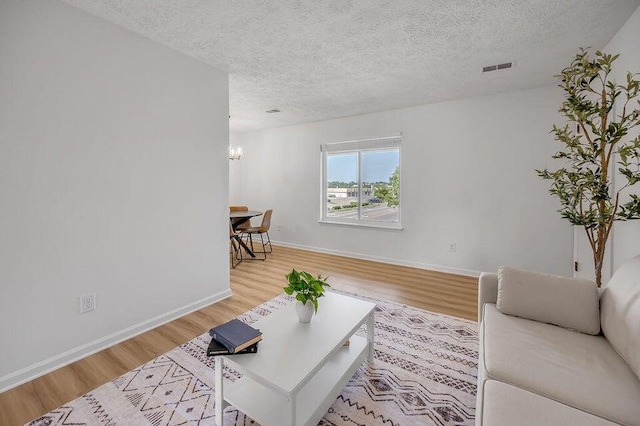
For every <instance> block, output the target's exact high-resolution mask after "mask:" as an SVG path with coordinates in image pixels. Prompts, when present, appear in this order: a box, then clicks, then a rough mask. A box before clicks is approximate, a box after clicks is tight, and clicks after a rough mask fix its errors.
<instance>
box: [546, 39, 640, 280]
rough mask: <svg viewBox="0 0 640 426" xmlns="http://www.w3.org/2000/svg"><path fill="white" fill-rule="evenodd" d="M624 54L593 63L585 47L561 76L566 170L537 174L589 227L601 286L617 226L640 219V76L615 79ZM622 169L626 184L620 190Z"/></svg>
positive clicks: (575, 219) (570, 216)
mask: <svg viewBox="0 0 640 426" xmlns="http://www.w3.org/2000/svg"><path fill="white" fill-rule="evenodd" d="M618 56H619V55H609V54H606V53H603V52H600V51H597V52H595V57H594V58H593V59H592V58H591V57H589V51H588V50H587V49H580V52H579V53H578V54H577V55H576V57H575V59H574V60H573V61H572V62H571V65H569V66H568V67H567V68H565V69H563V70H562V72H561V73H560V74H559V75H557V76H556V77H557V78H559V79H560V84H559V85H558V86H559V87H560V88H562V90H563V91H564V93H565V100H564V102H562V105H561V107H560V110H559V112H560V113H562V114H563V115H564V117H565V118H566V120H567V124H566V125H564V126H563V127H558V126H556V125H554V126H553V130H552V133H553V134H554V135H555V139H556V140H557V141H558V142H560V143H562V144H563V148H562V150H561V151H559V152H558V153H556V154H555V155H554V156H553V158H554V159H559V160H562V161H563V162H564V166H563V167H561V168H559V169H557V170H555V171H549V170H548V169H545V170H536V172H537V173H538V175H539V176H540V177H542V178H543V179H548V180H550V181H551V188H550V189H549V192H550V193H551V194H552V195H553V196H555V197H557V198H558V200H559V201H560V204H561V208H560V209H559V210H558V212H559V213H560V214H561V216H562V217H563V218H565V219H567V220H568V221H569V222H570V223H571V224H573V225H578V226H582V227H584V230H585V232H586V234H587V238H588V240H589V244H590V245H591V249H592V251H593V264H594V267H595V280H596V283H597V284H598V287H599V286H600V285H601V283H602V265H603V260H604V254H605V250H606V246H607V241H608V239H609V236H610V235H611V229H612V228H613V224H614V222H615V221H617V220H631V219H638V218H640V197H639V196H638V195H637V194H635V193H631V191H629V188H630V187H631V186H633V185H635V184H636V183H637V182H638V181H640V135H638V134H637V131H638V130H639V129H640V128H638V126H639V125H640V108H638V107H639V106H640V100H638V92H639V91H640V82H639V81H638V79H637V77H638V74H632V73H629V72H628V73H627V75H626V80H625V81H624V82H622V83H616V82H614V81H613V79H612V78H611V76H610V74H611V72H612V65H613V63H614V61H615V60H616V59H617V58H618ZM616 165H617V171H618V172H619V176H621V177H622V179H623V182H622V183H620V184H618V185H617V188H614V186H613V183H612V174H613V173H615V170H614V169H615V168H616Z"/></svg>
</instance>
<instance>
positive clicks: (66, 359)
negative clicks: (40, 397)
mask: <svg viewBox="0 0 640 426" xmlns="http://www.w3.org/2000/svg"><path fill="white" fill-rule="evenodd" d="M228 297H231V289H227V290H224V291H221V292H219V293H217V294H214V295H211V296H209V297H205V298H204V299H200V300H197V301H195V302H193V303H189V304H187V305H184V306H181V307H180V308H177V309H174V310H172V311H169V312H167V313H164V314H161V315H158V316H156V317H154V318H151V319H149V320H146V321H143V322H141V323H138V324H135V325H132V326H131V327H127V328H125V329H123V330H119V331H116V332H115V333H111V334H109V335H107V336H104V337H102V338H100V339H97V340H94V341H92V342H89V343H86V344H84V345H81V346H78V347H77V348H73V349H71V350H68V351H66V352H63V353H61V354H58V355H55V356H52V357H50V358H47V359H45V360H43V361H40V362H37V363H35V364H32V365H29V366H27V367H25V368H22V369H20V370H18V371H15V372H13V373H10V374H7V375H6V376H3V377H0V393H2V392H4V391H7V390H9V389H11V388H14V387H16V386H20V385H21V384H23V383H26V382H28V381H31V380H33V379H35V378H37V377H40V376H43V375H45V374H47V373H50V372H52V371H54V370H57V369H58V368H60V367H64V366H65V365H68V364H71V363H73V362H75V361H78V360H79V359H82V358H85V357H87V356H89V355H92V354H94V353H96V352H99V351H101V350H104V349H107V348H108V347H111V346H113V345H115V344H118V343H120V342H122V341H124V340H127V339H131V338H132V337H135V336H137V335H139V334H142V333H144V332H145V331H149V330H151V329H153V328H156V327H158V326H160V325H162V324H166V323H168V322H170V321H173V320H175V319H177V318H180V317H181V316H184V315H187V314H189V313H191V312H194V311H197V310H198V309H201V308H204V307H205V306H208V305H211V304H212V303H216V302H219V301H221V300H223V299H226V298H228Z"/></svg>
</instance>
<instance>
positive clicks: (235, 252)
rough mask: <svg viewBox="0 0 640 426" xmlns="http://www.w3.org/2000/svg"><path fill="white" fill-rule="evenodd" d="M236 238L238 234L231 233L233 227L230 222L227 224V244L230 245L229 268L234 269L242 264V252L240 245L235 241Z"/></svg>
mask: <svg viewBox="0 0 640 426" xmlns="http://www.w3.org/2000/svg"><path fill="white" fill-rule="evenodd" d="M236 238H238V234H236V233H235V232H234V231H233V227H232V226H231V222H229V244H230V245H231V248H230V253H231V267H232V268H234V269H235V267H236V266H238V264H240V262H242V260H243V259H242V250H241V247H240V244H239V243H238V241H237V240H236Z"/></svg>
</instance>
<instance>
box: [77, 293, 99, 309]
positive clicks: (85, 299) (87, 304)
mask: <svg viewBox="0 0 640 426" xmlns="http://www.w3.org/2000/svg"><path fill="white" fill-rule="evenodd" d="M94 309H96V294H95V293H91V294H85V295H84V296H80V313H81V314H84V313H86V312H89V311H93V310H94Z"/></svg>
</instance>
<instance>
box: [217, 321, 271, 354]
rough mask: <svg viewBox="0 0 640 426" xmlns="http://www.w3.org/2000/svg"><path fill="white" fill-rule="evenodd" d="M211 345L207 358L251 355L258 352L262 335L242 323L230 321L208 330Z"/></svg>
mask: <svg viewBox="0 0 640 426" xmlns="http://www.w3.org/2000/svg"><path fill="white" fill-rule="evenodd" d="M209 335H210V336H211V343H210V344H209V348H208V349H207V355H208V356H216V355H235V354H253V353H256V352H258V342H259V341H260V340H262V333H261V332H260V330H256V329H255V328H253V327H251V326H250V325H247V324H245V323H243V322H242V321H240V320H238V319H232V320H231V321H229V322H226V323H224V324H222V325H219V326H217V327H213V328H212V329H211V330H209Z"/></svg>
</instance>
